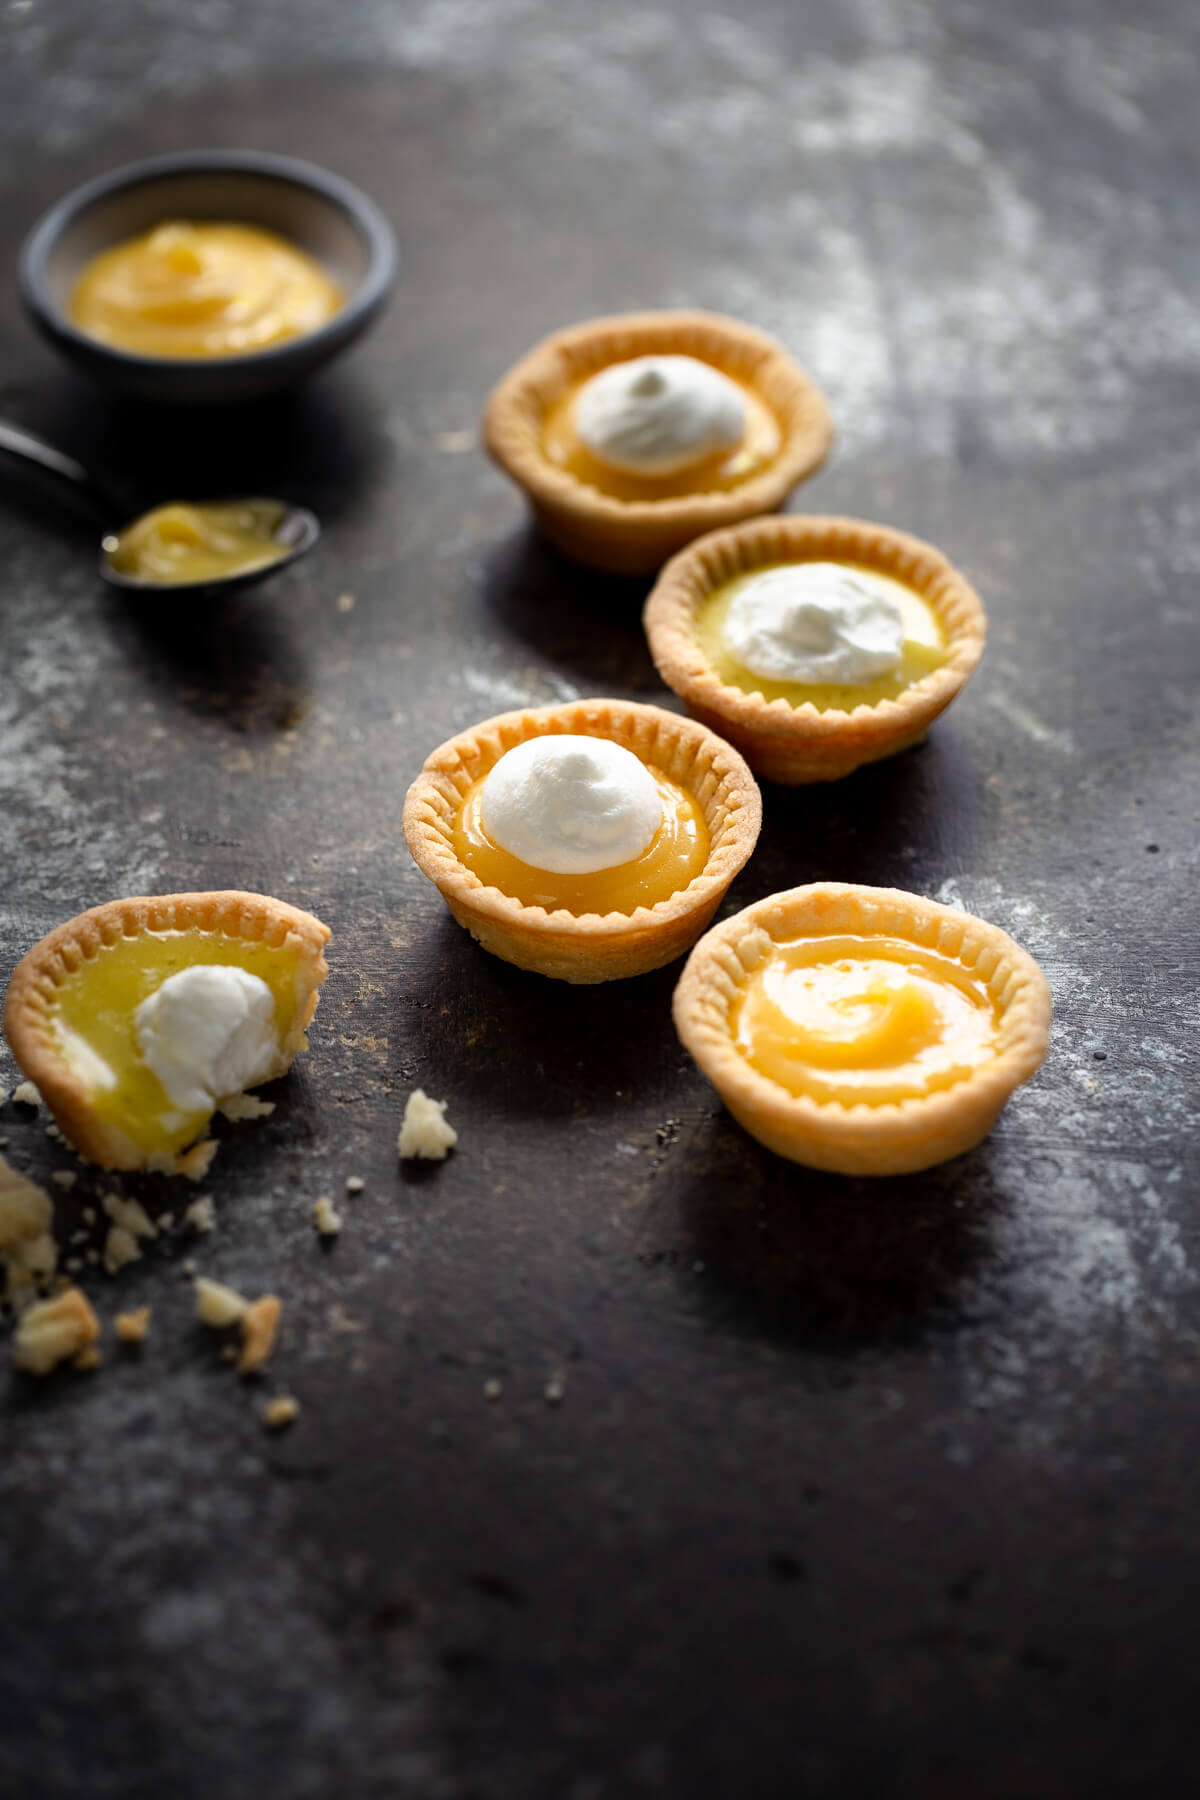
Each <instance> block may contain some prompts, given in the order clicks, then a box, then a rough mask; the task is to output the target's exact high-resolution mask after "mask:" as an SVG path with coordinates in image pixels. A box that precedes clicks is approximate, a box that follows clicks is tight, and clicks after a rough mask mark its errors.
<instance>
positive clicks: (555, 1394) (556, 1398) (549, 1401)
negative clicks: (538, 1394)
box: [542, 1380, 567, 1406]
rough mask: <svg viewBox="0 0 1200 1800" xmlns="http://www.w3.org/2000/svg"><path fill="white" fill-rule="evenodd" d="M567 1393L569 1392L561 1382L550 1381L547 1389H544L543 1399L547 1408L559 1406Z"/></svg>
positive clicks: (546, 1386)
mask: <svg viewBox="0 0 1200 1800" xmlns="http://www.w3.org/2000/svg"><path fill="white" fill-rule="evenodd" d="M566 1391H567V1390H566V1388H565V1387H564V1386H563V1384H562V1382H561V1381H553V1380H551V1381H548V1382H547V1383H546V1385H545V1387H544V1388H543V1389H542V1397H543V1399H544V1400H545V1402H546V1405H547V1406H558V1405H560V1403H561V1402H562V1399H563V1396H564V1395H565V1394H566Z"/></svg>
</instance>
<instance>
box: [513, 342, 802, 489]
mask: <svg viewBox="0 0 1200 1800" xmlns="http://www.w3.org/2000/svg"><path fill="white" fill-rule="evenodd" d="M781 442H782V436H781V433H780V429H779V424H778V422H777V420H776V419H775V417H774V416H773V414H772V413H771V412H770V410H769V408H768V407H767V406H766V405H765V404H764V402H763V401H762V400H761V399H760V398H759V397H758V395H757V394H755V393H752V392H751V391H750V389H749V388H746V387H743V386H742V384H741V383H740V382H738V381H734V380H733V379H732V377H730V376H728V375H725V374H722V373H721V371H720V370H718V369H715V368H713V367H712V366H711V365H710V364H708V363H705V362H702V361H700V359H699V358H697V357H691V356H674V355H671V356H641V357H635V358H633V359H631V360H630V361H628V362H622V363H614V364H611V365H610V366H609V367H608V368H606V369H602V370H600V372H599V373H598V374H596V375H593V376H591V377H589V378H588V380H586V381H584V382H581V383H579V384H578V385H577V386H576V387H574V388H572V389H571V390H570V391H569V392H568V393H567V394H566V395H564V396H563V398H562V399H561V400H559V401H558V403H557V404H556V405H555V406H553V407H551V408H550V410H549V412H548V413H547V416H546V420H545V423H544V425H543V428H542V448H543V450H544V452H545V455H546V456H547V458H548V459H549V461H550V462H552V463H553V464H555V465H556V466H557V467H558V468H560V469H563V470H565V471H566V472H567V473H568V474H571V475H573V476H574V477H575V478H576V480H577V481H581V482H584V483H585V484H586V485H587V486H588V487H592V488H596V489H597V490H598V491H599V492H600V493H602V494H607V495H608V496H609V497H610V498H611V499H614V500H624V501H635V500H674V499H678V498H680V497H682V496H684V495H687V494H696V493H711V492H717V493H719V492H724V491H726V490H728V489H730V488H735V487H737V486H738V485H739V483H741V482H743V481H745V480H746V479H747V478H748V477H749V476H750V475H753V474H756V473H757V472H758V471H759V470H761V469H763V468H766V467H767V465H768V464H769V463H770V462H771V461H772V460H773V458H774V457H775V456H776V455H777V454H778V452H779V449H780V445H781Z"/></svg>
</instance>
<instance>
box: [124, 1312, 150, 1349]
mask: <svg viewBox="0 0 1200 1800" xmlns="http://www.w3.org/2000/svg"><path fill="white" fill-rule="evenodd" d="M115 1329H116V1333H117V1336H118V1338H119V1339H120V1341H121V1342H122V1343H123V1344H142V1343H145V1341H146V1334H147V1332H148V1331H149V1330H150V1308H149V1307H148V1306H137V1307H134V1308H132V1309H131V1310H130V1311H129V1312H123V1313H118V1314H117V1317H116V1320H115Z"/></svg>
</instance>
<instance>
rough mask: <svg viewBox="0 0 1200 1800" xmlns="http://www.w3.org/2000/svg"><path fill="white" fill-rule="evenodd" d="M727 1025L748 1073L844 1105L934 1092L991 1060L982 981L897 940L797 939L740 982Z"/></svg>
mask: <svg viewBox="0 0 1200 1800" xmlns="http://www.w3.org/2000/svg"><path fill="white" fill-rule="evenodd" d="M730 1030H731V1033H732V1036H733V1039H734V1042H735V1043H736V1045H737V1048H738V1049H739V1051H740V1052H741V1054H742V1055H743V1056H744V1057H745V1059H746V1061H747V1062H748V1063H749V1064H750V1065H751V1067H752V1068H754V1069H756V1070H757V1071H758V1072H759V1074H760V1075H765V1076H766V1077H767V1078H768V1079H769V1080H771V1081H775V1082H778V1084H779V1085H780V1086H781V1087H784V1088H786V1089H787V1090H788V1091H789V1093H792V1094H796V1095H798V1096H807V1097H810V1098H812V1099H814V1100H821V1101H841V1102H843V1103H844V1104H846V1105H853V1104H856V1103H859V1102H866V1103H867V1104H869V1105H886V1104H888V1103H890V1102H894V1101H899V1100H907V1099H913V1098H917V1097H920V1096H923V1095H927V1094H933V1093H937V1092H939V1091H941V1090H942V1089H944V1088H948V1087H951V1086H953V1084H954V1083H955V1082H958V1081H961V1080H963V1079H965V1078H966V1077H967V1076H968V1075H970V1074H972V1073H974V1071H976V1070H977V1069H979V1068H980V1067H982V1065H983V1064H985V1063H987V1062H988V1061H990V1060H991V1059H992V1058H993V1057H994V1056H995V1055H996V1052H997V1047H998V1041H999V1040H998V1019H997V1012H996V1006H995V1003H994V1001H993V1000H992V997H991V995H990V994H989V992H988V989H987V986H986V984H985V983H984V982H983V981H982V980H981V979H980V978H979V977H977V976H976V975H974V974H973V973H972V972H971V971H970V970H968V969H966V968H964V967H963V966H962V965H961V964H960V963H957V962H954V961H952V960H951V959H950V958H948V957H945V956H941V955H939V954H938V953H937V952H936V951H932V950H926V949H923V948H921V947H920V946H918V945H916V944H911V943H905V942H904V941H903V940H902V939H899V938H885V937H870V938H867V937H855V936H844V937H840V936H839V937H819V938H797V939H795V940H794V941H792V942H790V943H786V944H778V945H775V946H774V947H773V948H772V950H771V951H770V953H769V954H768V956H767V957H766V958H765V959H764V961H763V962H762V963H761V964H760V965H759V967H758V968H756V969H755V970H754V971H753V973H752V974H751V975H750V977H749V978H748V980H747V982H746V983H745V986H744V987H742V988H740V989H739V991H738V994H737V997H736V998H735V1000H734V1003H733V1007H732V1011H731V1014H730Z"/></svg>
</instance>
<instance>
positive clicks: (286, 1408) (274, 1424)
mask: <svg viewBox="0 0 1200 1800" xmlns="http://www.w3.org/2000/svg"><path fill="white" fill-rule="evenodd" d="M299 1412H300V1402H299V1401H298V1400H295V1399H293V1398H292V1396H291V1394H276V1396H275V1398H274V1399H273V1400H268V1401H267V1404H266V1405H265V1406H264V1407H263V1410H262V1421H263V1424H264V1425H265V1426H266V1428H267V1430H268V1431H282V1430H283V1428H284V1426H285V1425H290V1424H291V1422H292V1420H293V1419H295V1418H296V1417H298V1415H299Z"/></svg>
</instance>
